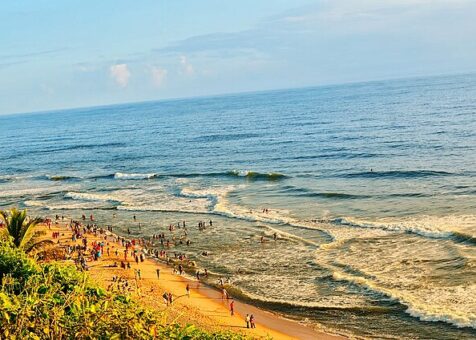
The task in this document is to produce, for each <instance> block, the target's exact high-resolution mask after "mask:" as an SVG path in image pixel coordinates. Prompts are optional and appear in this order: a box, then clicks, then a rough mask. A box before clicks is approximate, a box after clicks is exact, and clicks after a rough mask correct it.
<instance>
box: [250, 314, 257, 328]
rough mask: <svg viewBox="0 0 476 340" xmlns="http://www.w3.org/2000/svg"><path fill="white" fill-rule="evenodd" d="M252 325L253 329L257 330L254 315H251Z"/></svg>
mask: <svg viewBox="0 0 476 340" xmlns="http://www.w3.org/2000/svg"><path fill="white" fill-rule="evenodd" d="M250 325H251V328H256V324H255V317H254V316H253V314H251V315H250Z"/></svg>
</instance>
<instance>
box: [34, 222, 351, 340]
mask: <svg viewBox="0 0 476 340" xmlns="http://www.w3.org/2000/svg"><path fill="white" fill-rule="evenodd" d="M38 228H41V229H43V230H45V231H46V236H44V237H42V238H46V239H48V238H50V236H51V233H52V232H53V231H60V232H61V237H60V239H59V240H60V244H61V245H67V244H70V245H72V244H73V242H72V241H71V236H72V233H71V230H70V229H69V228H68V227H66V226H58V225H57V226H53V227H51V229H49V228H48V227H46V226H40V227H38ZM87 239H88V245H90V244H91V242H92V241H94V240H96V241H102V240H104V236H98V237H95V236H94V235H93V234H87ZM54 241H55V242H57V240H54ZM81 242H82V240H78V241H77V242H76V244H81ZM107 242H108V243H109V248H110V255H111V256H107V252H106V248H107V246H105V247H104V252H105V254H103V256H102V257H101V259H100V260H99V261H91V262H88V265H89V267H90V269H89V275H90V276H91V278H92V279H93V280H94V281H96V282H97V283H98V284H100V285H101V286H103V287H104V288H107V287H108V286H109V285H110V284H111V283H112V277H113V276H114V275H116V276H120V277H122V278H125V279H127V280H128V281H129V283H130V284H132V286H133V287H134V289H133V293H132V294H133V297H134V298H136V299H138V300H140V301H141V303H143V304H145V305H147V306H149V307H151V308H153V309H156V310H158V311H166V313H164V315H166V317H167V321H168V322H173V321H176V322H178V323H181V324H188V323H191V324H194V325H196V326H198V327H201V328H203V329H207V330H210V331H214V330H232V331H234V332H242V333H244V334H247V335H249V336H252V337H256V338H269V337H271V338H273V339H342V338H343V337H341V336H335V335H330V334H326V333H323V332H317V331H315V330H313V329H311V328H310V327H306V326H304V325H301V324H299V323H297V322H294V321H290V320H287V319H284V318H281V317H279V316H277V315H275V314H273V313H270V312H267V311H263V310H261V309H258V308H256V307H254V306H250V305H247V304H245V303H242V302H240V301H236V300H235V308H234V309H235V315H233V316H231V315H230V310H229V304H228V302H229V301H231V300H229V301H227V300H226V299H222V298H221V295H220V293H219V292H217V291H215V290H214V289H212V288H210V287H207V286H206V285H204V284H203V283H199V282H198V281H196V280H188V279H186V278H184V277H182V276H180V275H175V274H173V270H172V268H170V267H168V266H166V265H163V264H159V263H157V262H156V261H154V260H152V259H147V258H146V260H145V261H144V262H139V264H136V262H135V261H134V259H133V258H131V256H128V261H129V262H130V264H131V269H121V268H120V266H119V267H111V265H112V264H113V263H114V262H116V263H117V264H118V265H120V262H121V261H122V260H123V259H124V248H123V247H122V246H121V245H120V244H119V243H116V242H113V241H112V237H110V236H109V237H108V240H107ZM116 249H118V250H119V251H118V257H116V256H115V255H114V252H115V250H116ZM157 268H159V269H160V279H157V274H156V269H157ZM134 269H140V271H141V280H136V279H135V274H134V272H135V271H134ZM187 284H189V285H190V288H191V294H190V297H188V296H187V295H186V285H187ZM164 292H170V293H172V295H173V297H174V302H173V303H172V305H170V306H167V305H166V304H165V303H164V301H163V298H162V294H163V293H164ZM246 313H250V314H253V315H254V317H255V320H256V328H255V329H247V328H246V322H245V316H244V315H245V314H246Z"/></svg>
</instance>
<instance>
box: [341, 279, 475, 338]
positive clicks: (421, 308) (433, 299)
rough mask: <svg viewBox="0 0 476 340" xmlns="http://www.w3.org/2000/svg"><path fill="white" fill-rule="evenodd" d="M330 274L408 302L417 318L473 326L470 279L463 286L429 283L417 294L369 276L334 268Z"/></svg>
mask: <svg viewBox="0 0 476 340" xmlns="http://www.w3.org/2000/svg"><path fill="white" fill-rule="evenodd" d="M333 278H334V279H335V280H338V281H347V282H353V283H356V284H358V285H360V286H363V287H366V288H368V289H371V290H373V291H376V292H379V293H382V294H385V295H386V296H388V297H389V298H391V299H393V300H395V301H398V302H400V303H401V304H403V305H405V306H407V310H406V313H408V314H409V315H411V316H413V317H417V318H419V319H420V320H423V321H434V322H437V321H442V322H446V323H450V324H453V325H455V326H456V327H471V328H475V329H476V310H475V308H476V300H475V296H476V285H475V284H473V283H471V284H470V283H468V285H467V286H466V287H454V288H452V287H431V288H428V289H426V290H427V291H426V292H425V289H421V288H420V289H418V293H417V294H412V293H411V291H410V292H409V291H406V290H403V289H389V288H385V287H383V286H382V285H379V284H378V283H376V282H374V281H372V280H369V279H366V278H363V277H356V276H352V275H349V274H346V273H343V272H340V271H335V272H334V273H333ZM448 302H451V303H448Z"/></svg>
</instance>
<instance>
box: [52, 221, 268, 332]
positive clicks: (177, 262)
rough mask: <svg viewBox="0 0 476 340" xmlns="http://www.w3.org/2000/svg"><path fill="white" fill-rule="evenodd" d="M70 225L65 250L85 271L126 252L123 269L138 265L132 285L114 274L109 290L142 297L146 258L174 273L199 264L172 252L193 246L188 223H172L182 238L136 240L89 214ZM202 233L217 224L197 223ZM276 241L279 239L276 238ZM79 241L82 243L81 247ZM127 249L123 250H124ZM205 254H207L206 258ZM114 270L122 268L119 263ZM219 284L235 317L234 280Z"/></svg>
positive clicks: (200, 274)
mask: <svg viewBox="0 0 476 340" xmlns="http://www.w3.org/2000/svg"><path fill="white" fill-rule="evenodd" d="M113 217H114V218H115V217H116V216H115V214H114V216H113ZM60 220H61V221H64V220H65V217H64V216H59V215H56V220H55V223H56V224H58V223H59V221H60ZM133 220H134V222H136V221H137V217H136V216H135V215H134V217H133ZM44 222H45V224H46V225H47V226H48V227H50V228H51V224H52V222H51V219H48V218H46V219H44ZM67 226H68V227H69V228H70V230H71V232H72V233H71V241H72V245H71V244H69V245H66V246H65V247H64V249H65V254H66V258H69V259H73V260H74V262H75V263H76V264H77V266H78V267H79V268H80V269H82V270H88V269H89V265H88V263H90V262H95V261H99V260H100V259H101V258H102V257H103V256H104V254H107V256H108V257H111V256H112V255H115V257H116V258H117V259H119V255H120V254H121V253H122V255H121V256H123V257H122V259H121V261H120V267H121V268H122V269H123V270H128V269H131V262H135V263H136V266H137V267H136V268H134V282H135V284H134V285H133V284H131V283H130V282H129V280H128V279H126V278H124V277H122V276H118V275H114V276H113V277H112V279H111V283H110V285H109V286H108V287H107V289H108V290H113V291H119V292H122V293H127V292H132V291H133V290H135V291H136V292H138V293H139V295H140V281H141V280H142V272H141V269H140V268H139V264H140V263H142V262H144V261H145V259H146V255H148V256H151V257H155V258H156V259H159V260H162V261H164V262H165V263H167V264H168V265H170V266H172V270H173V271H172V272H173V274H177V275H184V274H185V273H186V268H188V269H192V268H195V267H196V265H195V262H194V261H191V260H190V259H189V258H188V256H187V254H185V253H180V252H177V251H174V252H173V253H172V252H171V251H170V248H171V247H172V245H173V246H177V245H184V244H185V245H187V246H189V245H190V244H191V240H190V239H189V238H188V237H187V236H188V233H187V223H186V221H182V222H179V223H177V224H170V225H169V226H168V231H169V232H170V233H174V231H175V230H178V229H179V230H181V231H183V235H182V236H181V237H176V236H172V237H170V238H168V237H166V234H165V232H162V233H157V234H153V235H151V237H149V238H134V239H128V238H125V237H122V236H118V235H116V234H114V233H113V227H112V226H110V225H107V226H106V227H105V228H101V227H99V226H98V225H97V224H96V223H95V218H94V215H93V214H91V215H90V216H89V220H88V219H87V218H86V215H84V214H83V215H82V216H81V220H73V219H70V220H69V222H68V223H67ZM197 227H198V230H199V231H204V230H205V229H206V228H208V227H213V221H211V220H210V221H208V222H204V221H199V222H198V224H197ZM127 231H128V234H130V233H131V232H130V229H129V228H128V229H127ZM92 235H94V240H92V241H89V240H88V236H92ZM52 238H53V239H58V242H59V238H60V232H57V231H54V232H53V233H52ZM275 239H276V238H275ZM78 242H79V244H78ZM121 248H123V249H121ZM204 253H205V255H204ZM202 255H203V256H207V255H208V252H206V251H203V252H202ZM110 267H119V265H118V264H117V262H116V261H114V263H113V264H112V265H110ZM156 273H157V279H158V280H160V268H157V269H156ZM208 276H209V273H208V270H207V269H206V268H205V269H204V270H203V271H200V270H198V269H196V270H195V278H196V280H197V281H198V282H200V281H201V280H203V279H204V278H205V279H207V278H208ZM218 282H219V285H220V287H221V288H222V299H223V300H224V301H226V303H227V304H228V308H229V310H230V315H231V316H233V315H234V311H235V301H234V300H233V298H232V297H231V296H230V294H229V293H228V292H227V290H226V288H225V287H226V284H229V283H230V280H229V279H227V280H226V281H225V279H224V278H220V279H219V281H218ZM184 296H187V297H188V298H190V296H191V287H190V284H189V283H187V285H186V287H185V292H184ZM162 297H163V301H164V304H165V305H166V306H170V305H172V304H173V302H174V300H175V297H174V296H173V294H172V293H171V292H164V293H163V294H162ZM245 321H246V327H247V328H255V319H254V316H253V315H252V314H247V315H246V320H245Z"/></svg>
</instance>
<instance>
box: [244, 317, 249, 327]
mask: <svg viewBox="0 0 476 340" xmlns="http://www.w3.org/2000/svg"><path fill="white" fill-rule="evenodd" d="M245 321H246V328H250V315H249V314H246V318H245Z"/></svg>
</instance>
